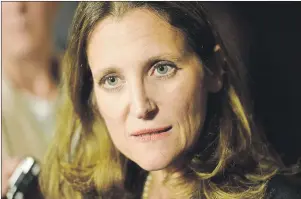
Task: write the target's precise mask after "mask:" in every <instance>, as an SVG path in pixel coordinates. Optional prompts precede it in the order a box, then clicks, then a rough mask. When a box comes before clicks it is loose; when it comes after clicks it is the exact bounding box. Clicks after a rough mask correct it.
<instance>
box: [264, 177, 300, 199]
mask: <svg viewBox="0 0 301 199" xmlns="http://www.w3.org/2000/svg"><path fill="white" fill-rule="evenodd" d="M267 199H301V178H300V177H299V178H297V177H296V176H284V175H276V176H274V177H273V178H272V179H271V180H270V181H269V183H268V187H267Z"/></svg>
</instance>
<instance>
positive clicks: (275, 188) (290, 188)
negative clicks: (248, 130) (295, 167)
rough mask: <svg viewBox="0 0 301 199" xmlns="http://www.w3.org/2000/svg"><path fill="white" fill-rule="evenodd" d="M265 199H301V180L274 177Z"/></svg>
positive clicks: (91, 198) (89, 197)
mask: <svg viewBox="0 0 301 199" xmlns="http://www.w3.org/2000/svg"><path fill="white" fill-rule="evenodd" d="M84 199H100V197H99V196H96V195H95V194H86V195H84ZM102 199H106V198H102ZM265 199H301V178H296V177H292V176H283V175H276V176H274V177H273V178H272V179H271V180H270V181H269V183H268V187H267V192H266V198H265Z"/></svg>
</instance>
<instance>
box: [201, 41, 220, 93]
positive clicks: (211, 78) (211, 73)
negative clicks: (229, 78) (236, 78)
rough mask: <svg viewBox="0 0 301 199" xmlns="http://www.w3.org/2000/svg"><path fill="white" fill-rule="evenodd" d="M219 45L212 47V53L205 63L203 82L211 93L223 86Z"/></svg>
mask: <svg viewBox="0 0 301 199" xmlns="http://www.w3.org/2000/svg"><path fill="white" fill-rule="evenodd" d="M219 53H220V46H219V45H216V46H215V48H214V55H213V56H212V57H211V58H210V60H208V61H207V63H206V65H205V84H206V88H207V90H208V91H209V92H211V93H217V92H219V91H220V90H221V89H222V87H223V80H224V78H223V75H224V70H223V65H222V63H223V62H222V60H220V56H219Z"/></svg>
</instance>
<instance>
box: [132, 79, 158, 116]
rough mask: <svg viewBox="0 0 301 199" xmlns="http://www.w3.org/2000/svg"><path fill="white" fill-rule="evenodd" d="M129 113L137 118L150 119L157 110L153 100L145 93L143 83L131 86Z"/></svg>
mask: <svg viewBox="0 0 301 199" xmlns="http://www.w3.org/2000/svg"><path fill="white" fill-rule="evenodd" d="M130 95H131V97H130V99H131V113H132V115H134V117H136V118H138V119H150V117H153V116H154V113H155V112H156V110H157V106H156V104H155V102H154V101H153V100H152V99H151V98H150V96H148V95H147V92H146V89H145V88H144V86H143V85H141V86H135V87H132V92H131V93H130Z"/></svg>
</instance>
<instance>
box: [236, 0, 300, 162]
mask: <svg viewBox="0 0 301 199" xmlns="http://www.w3.org/2000/svg"><path fill="white" fill-rule="evenodd" d="M234 6H235V7H236V9H237V11H238V12H239V13H240V15H241V16H242V17H244V19H245V22H246V24H248V25H249V26H250V28H248V31H251V32H249V33H251V34H249V45H247V49H246V50H247V55H248V60H249V62H248V64H247V66H248V68H249V72H250V76H251V87H252V93H253V96H254V106H255V111H256V115H257V117H258V118H259V119H260V120H261V121H262V123H263V125H264V127H265V130H266V133H267V137H268V140H269V141H270V142H271V143H272V144H273V145H274V147H275V149H276V150H277V151H278V152H279V153H280V155H281V157H282V159H283V160H284V162H285V163H286V164H287V165H290V164H294V163H296V162H297V158H298V157H301V116H300V114H301V105H300V103H301V2H240V3H237V4H235V5H234Z"/></svg>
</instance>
